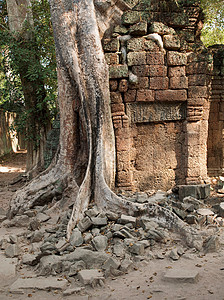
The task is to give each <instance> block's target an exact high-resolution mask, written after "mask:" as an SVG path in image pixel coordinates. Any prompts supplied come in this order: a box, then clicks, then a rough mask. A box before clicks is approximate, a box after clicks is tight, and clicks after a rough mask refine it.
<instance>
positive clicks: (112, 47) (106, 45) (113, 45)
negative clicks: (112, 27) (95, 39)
mask: <svg viewBox="0 0 224 300" xmlns="http://www.w3.org/2000/svg"><path fill="white" fill-rule="evenodd" d="M103 49H104V51H105V52H117V51H119V40H118V39H116V38H114V39H104V40H103Z"/></svg>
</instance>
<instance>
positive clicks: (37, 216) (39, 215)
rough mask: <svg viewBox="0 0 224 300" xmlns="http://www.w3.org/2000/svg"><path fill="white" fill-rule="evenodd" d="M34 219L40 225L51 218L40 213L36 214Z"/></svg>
mask: <svg viewBox="0 0 224 300" xmlns="http://www.w3.org/2000/svg"><path fill="white" fill-rule="evenodd" d="M36 218H37V220H38V221H39V222H40V223H42V222H46V221H48V220H49V219H50V218H51V217H50V216H48V215H46V214H44V213H42V212H40V213H38V214H37V215H36Z"/></svg>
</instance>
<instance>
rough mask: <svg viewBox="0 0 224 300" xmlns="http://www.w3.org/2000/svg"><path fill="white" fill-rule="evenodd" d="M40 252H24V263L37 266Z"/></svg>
mask: <svg viewBox="0 0 224 300" xmlns="http://www.w3.org/2000/svg"><path fill="white" fill-rule="evenodd" d="M39 257H40V256H39V254H38V253H36V254H28V253H27V254H24V255H23V256H22V263H23V264H24V265H30V266H35V265H36V264H38V262H39Z"/></svg>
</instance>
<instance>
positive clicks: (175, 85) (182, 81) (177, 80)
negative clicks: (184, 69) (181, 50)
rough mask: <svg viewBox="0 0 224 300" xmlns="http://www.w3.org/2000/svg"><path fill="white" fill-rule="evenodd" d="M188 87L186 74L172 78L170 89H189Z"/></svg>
mask: <svg viewBox="0 0 224 300" xmlns="http://www.w3.org/2000/svg"><path fill="white" fill-rule="evenodd" d="M187 88H188V78H187V77H186V76H181V77H171V78H170V89H187ZM188 97H189V95H188Z"/></svg>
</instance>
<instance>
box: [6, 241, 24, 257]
mask: <svg viewBox="0 0 224 300" xmlns="http://www.w3.org/2000/svg"><path fill="white" fill-rule="evenodd" d="M20 251H21V250H20V248H19V247H18V246H17V245H16V244H11V245H9V246H8V247H7V248H6V249H5V255H6V257H10V258H13V257H17V256H18V255H19V254H20Z"/></svg>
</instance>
